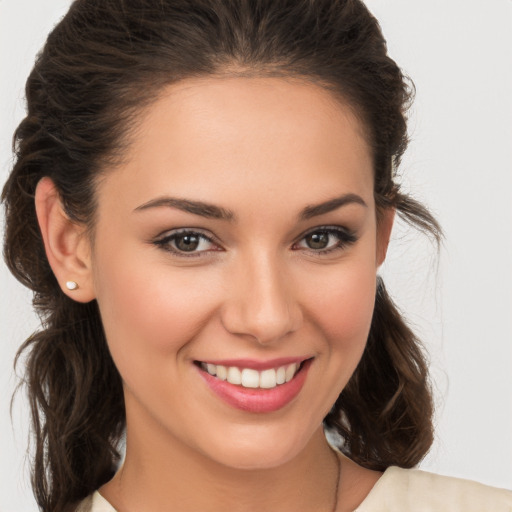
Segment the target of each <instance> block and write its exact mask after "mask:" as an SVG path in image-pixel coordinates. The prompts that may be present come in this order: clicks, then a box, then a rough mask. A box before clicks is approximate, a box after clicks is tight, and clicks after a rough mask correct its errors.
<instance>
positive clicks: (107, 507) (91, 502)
mask: <svg viewBox="0 0 512 512" xmlns="http://www.w3.org/2000/svg"><path fill="white" fill-rule="evenodd" d="M75 512H116V510H115V508H114V507H113V506H112V505H111V504H110V503H109V502H108V501H107V500H106V499H105V498H104V497H103V496H102V495H101V494H100V493H99V492H98V491H96V492H95V493H94V494H91V495H90V496H88V497H87V498H85V499H84V500H83V501H81V502H80V503H79V504H78V507H77V508H76V511H75Z"/></svg>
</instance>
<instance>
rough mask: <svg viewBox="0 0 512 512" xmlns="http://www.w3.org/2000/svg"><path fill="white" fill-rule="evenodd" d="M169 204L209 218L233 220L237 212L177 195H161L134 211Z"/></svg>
mask: <svg viewBox="0 0 512 512" xmlns="http://www.w3.org/2000/svg"><path fill="white" fill-rule="evenodd" d="M161 206H167V207H168V208H177V209H178V210H182V211H184V212H188V213H193V214H194V215H200V216H201V217H206V218H208V219H220V220H233V219H234V218H235V214H234V213H233V212H232V211H231V210H226V209H225V208H221V207H220V206H215V205H214V204H210V203H204V202H202V201H191V200H190V199H179V198H176V197H159V198H156V199H152V200H151V201H148V202H147V203H144V204H142V205H140V206H137V208H135V210H134V211H141V210H148V209H149V208H159V207H161Z"/></svg>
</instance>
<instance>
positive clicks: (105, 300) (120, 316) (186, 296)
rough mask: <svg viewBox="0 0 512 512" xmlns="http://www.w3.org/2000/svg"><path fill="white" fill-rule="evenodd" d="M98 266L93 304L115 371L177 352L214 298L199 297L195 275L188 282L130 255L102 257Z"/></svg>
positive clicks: (198, 326)
mask: <svg viewBox="0 0 512 512" xmlns="http://www.w3.org/2000/svg"><path fill="white" fill-rule="evenodd" d="M98 268H99V269H100V271H99V272H98V274H97V276H96V282H97V283H98V284H97V287H96V288H97V300H98V304H99V308H100V312H101V316H102V321H103V325H104V329H105V334H106V338H107V341H108V344H109V347H110V350H111V352H112V356H113V357H114V360H115V361H116V364H117V365H119V366H120V370H121V367H123V366H126V365H128V364H133V363H136V364H138V365H143V364H149V363H151V362H152V361H154V360H156V359H158V358H161V357H162V356H165V355H172V354H174V353H176V352H178V351H180V350H182V349H183V347H186V345H187V342H189V341H190V340H192V339H193V338H194V336H195V335H196V334H197V333H198V332H199V331H200V329H201V328H202V326H203V325H204V323H205V321H206V320H205V319H207V318H208V317H209V315H211V314H212V311H214V308H215V307H214V299H213V297H212V295H211V294H208V293H205V291H204V286H203V285H204V279H202V278H201V276H197V275H196V276H194V279H190V276H189V275H188V274H187V272H176V271H175V270H174V271H173V269H172V268H171V267H169V268H166V267H165V266H162V265H161V264H160V265H152V264H150V263H148V264H147V265H141V259H140V258H136V257H135V258H133V259H132V260H130V259H129V258H125V259H123V260H122V261H120V260H119V259H117V260H113V259H112V258H108V257H107V258H105V257H104V258H102V259H101V264H100V265H98ZM167 270H168V271H167ZM213 278H215V276H213ZM211 279H212V276H210V282H211ZM128 357H129V360H128Z"/></svg>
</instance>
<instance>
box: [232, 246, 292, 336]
mask: <svg viewBox="0 0 512 512" xmlns="http://www.w3.org/2000/svg"><path fill="white" fill-rule="evenodd" d="M229 290H230V292H229V295H230V296H229V298H228V301H227V304H226V309H225V311H224V318H223V321H224V325H225V327H226V328H227V329H228V330H229V331H230V332H232V333H235V334H243V335H249V336H251V337H253V338H255V339H257V341H258V342H259V343H269V342H272V341H274V340H278V339H279V338H282V337H283V336H285V335H286V334H288V333H290V332H293V331H295V330H296V329H297V328H298V326H299V325H300V322H301V319H302V317H301V312H300V308H299V305H298V303H297V302H296V298H295V296H294V294H293V290H292V287H291V283H290V282H289V280H287V276H286V272H285V268H284V265H283V263H282V262H281V261H280V259H279V257H277V256H276V255H272V254H269V253H267V252H263V251H254V252H252V253H251V254H250V255H248V256H247V257H245V258H243V259H242V260H241V261H240V262H239V264H238V266H237V269H236V272H235V275H233V276H232V281H231V284H230V286H229Z"/></svg>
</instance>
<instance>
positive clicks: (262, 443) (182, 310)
mask: <svg viewBox="0 0 512 512" xmlns="http://www.w3.org/2000/svg"><path fill="white" fill-rule="evenodd" d="M346 194H351V195H352V196H351V197H357V198H359V199H360V200H361V201H359V200H357V201H352V202H349V203H347V204H344V205H341V206H339V207H338V208H335V209H332V211H329V212H326V213H323V214H321V215H316V216H314V217H311V218H307V219H301V218H300V212H301V211H303V210H304V209H305V208H307V207H309V206H311V205H317V204H320V203H324V202H326V201H329V200H331V199H334V198H338V197H340V196H344V195H346ZM163 197H173V198H180V199H186V200H191V201H202V202H207V203H209V204H213V205H215V206H217V207H219V208H222V209H224V210H228V211H229V212H231V214H232V218H231V219H230V220H227V219H219V218H206V217H204V216H201V215H197V214H194V213H191V212H185V211H182V210H180V209H178V208H175V207H170V206H168V205H160V206H155V205H154V206H152V207H145V208H141V206H142V205H147V204H148V202H151V201H154V200H158V199H161V198H163ZM97 198H98V211H97V222H96V226H95V229H94V234H93V238H94V244H93V245H91V243H90V239H89V238H88V237H87V236H84V232H83V227H81V226H77V225H76V224H73V223H71V222H70V221H69V220H68V219H67V218H66V216H65V214H64V213H63V211H62V208H61V207H60V202H59V200H58V195H57V194H56V192H55V189H54V187H53V184H52V183H51V181H50V180H49V179H43V180H41V182H40V184H39V186H38V190H37V193H36V208H37V212H38V217H39V221H40V225H41V230H42V232H43V237H44V239H45V245H46V249H47V253H48V258H49V261H50V264H51V265H52V268H53V270H54V272H55V275H56V276H57V279H58V280H59V282H60V283H62V285H63V286H62V287H63V291H64V292H65V293H67V294H68V295H69V296H70V297H72V298H73V299H75V300H78V301H83V302H86V301H89V300H92V299H96V300H97V301H98V304H99V307H100V311H101V315H102V320H103V323H104V327H105V332H106V337H107V340H108V344H109V348H110V351H111V353H112V356H113V358H114V361H115V363H116V366H117V368H118V369H119V372H120V374H121V376H122V378H123V383H124V393H125V402H126V417H127V454H126V460H125V463H124V466H123V468H122V470H120V471H119V472H118V473H117V475H116V477H114V479H113V480H112V481H111V482H109V483H107V484H106V485H105V486H103V487H102V488H101V490H100V492H101V493H102V494H103V496H104V497H105V498H106V499H108V500H109V501H110V502H111V503H112V505H113V506H114V507H115V508H116V509H117V510H118V511H119V512H125V511H126V512H129V511H135V510H136V511H139V512H144V511H162V512H163V511H167V510H169V511H170V510H179V511H182V512H186V511H197V510H205V511H212V512H215V511H217V510H219V511H220V510H223V511H224V510H234V511H243V512H245V511H247V512H249V511H258V512H260V511H261V510H266V511H273V510H279V511H280V512H283V511H284V512H286V511H288V510H289V511H294V512H297V511H326V512H327V511H331V510H333V506H334V503H333V499H334V490H335V487H336V478H337V477H338V475H337V465H336V461H335V457H339V458H340V460H341V473H340V480H339V493H338V509H337V510H338V511H339V512H341V511H342V510H353V509H354V508H356V507H357V506H358V505H359V504H360V503H361V501H362V500H363V499H364V497H365V496H366V495H367V494H368V492H369V491H370V489H371V488H372V486H373V485H374V484H375V482H376V481H377V479H378V478H379V476H380V474H379V473H375V472H372V471H369V470H365V469H363V468H360V467H359V466H357V465H355V464H354V463H353V462H351V461H350V460H349V459H347V458H345V457H343V456H341V455H339V454H338V455H336V454H335V453H334V452H333V451H332V450H331V448H330V447H329V446H328V444H327V442H326V440H325V436H324V434H323V429H322V420H323V418H324V417H325V416H326V414H327V413H328V412H329V410H330V409H331V407H332V405H333V403H334V401H335V400H336V398H337V397H338V395H339V393H340V392H341V390H342V389H343V387H344V386H345V385H346V383H347V381H348V380H349V378H350V376H351V375H352V373H353V372H354V370H355V368H356V366H357V363H358V362H359V360H360V358H361V355H362V353H363V350H364V347H365V344H366V339H367V335H368V331H369V327H370V321H371V316H372V312H373V305H374V298H375V286H376V272H377V269H378V267H379V266H380V265H381V263H382V262H383V260H384V256H385V253H386V248H387V244H388V241H389V235H390V231H391V226H392V221H393V212H392V211H388V212H385V213H384V215H383V217H382V221H380V222H379V224H377V222H376V211H375V203H374V199H373V173H372V158H371V153H370V149H369V146H368V144H367V142H366V140H365V138H364V135H363V127H362V126H361V124H360V121H359V120H358V119H357V118H356V117H355V116H354V115H353V112H352V111H351V109H350V108H349V107H348V106H347V105H343V104H341V103H339V102H338V101H336V100H335V99H334V98H333V97H332V96H331V94H330V93H329V92H327V91H325V90H324V89H322V88H320V87H318V86H316V85H313V84H311V83H306V82H302V81H298V80H291V79H289V80H284V79H281V78H213V77H210V78H203V79H193V80H187V81H183V82H180V83H178V84H175V85H173V86H171V87H169V88H167V89H166V90H164V91H162V93H161V95H160V97H159V98H158V100H157V101H156V102H155V103H154V104H153V105H152V106H150V107H148V109H147V110H146V111H145V112H144V115H143V116H142V117H141V120H140V123H139V125H138V127H137V130H136V131H135V133H134V135H133V137H132V140H131V142H130V146H129V149H128V154H127V155H126V158H125V163H124V164H123V165H121V166H120V167H119V168H116V169H111V170H109V171H108V172H107V173H106V175H105V177H104V178H102V179H101V181H99V182H98V188H97ZM325 226H329V227H330V228H335V229H338V230H340V229H341V230H342V235H341V238H340V235H338V234H336V233H337V232H336V231H332V232H331V233H329V234H327V235H326V236H327V245H328V248H329V249H331V250H330V251H329V252H326V253H321V252H320V251H319V250H318V249H317V248H316V246H315V247H314V248H312V247H310V246H309V245H308V244H309V243H310V239H309V238H306V237H305V235H306V234H308V233H310V232H311V231H315V230H316V231H317V232H318V231H319V228H323V229H324V232H325V229H326V228H325ZM183 228H188V229H193V230H195V231H197V232H199V233H200V234H201V235H205V236H207V237H209V238H210V239H211V240H212V241H211V242H209V241H207V240H202V241H201V245H199V246H198V249H197V250H196V251H195V252H194V253H193V254H192V256H186V254H190V253H185V254H184V253H183V252H182V253H177V252H176V246H175V245H174V246H173V242H172V241H168V243H167V245H165V244H162V243H160V244H158V243H155V242H158V241H162V239H164V238H165V236H167V235H169V234H172V233H173V232H174V231H173V230H177V229H183ZM320 231H321V230H320ZM346 233H349V235H350V236H347V235H346ZM175 242H176V240H175ZM175 242H174V243H175ZM172 248H174V249H175V251H174V252H173V251H172ZM70 279H73V280H75V281H77V283H79V289H78V290H76V291H69V290H67V289H66V288H65V283H66V281H68V280H70ZM290 356H301V357H304V358H306V357H312V358H313V363H312V365H311V367H310V370H309V373H308V375H307V379H306V382H305V384H304V387H303V388H302V390H301V392H300V393H299V395H298V396H297V397H295V399H294V400H293V401H292V402H290V403H289V404H287V405H286V406H285V407H283V408H282V409H280V410H278V411H275V412H271V413H252V412H247V411H241V410H238V409H236V408H233V407H232V406H230V405H228V404H226V403H224V402H223V401H222V400H220V399H219V398H218V397H217V396H216V395H214V394H213V393H212V392H211V390H210V389H209V388H208V387H207V386H206V385H205V384H204V382H203V380H202V379H201V377H200V376H199V374H198V371H197V367H196V366H195V365H194V361H196V360H199V361H208V360H215V359H232V358H250V359H256V360H268V359H273V358H277V357H290Z"/></svg>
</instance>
